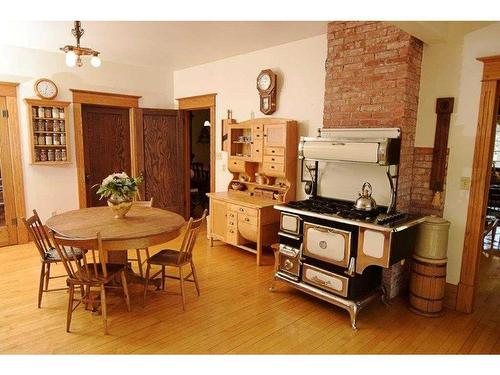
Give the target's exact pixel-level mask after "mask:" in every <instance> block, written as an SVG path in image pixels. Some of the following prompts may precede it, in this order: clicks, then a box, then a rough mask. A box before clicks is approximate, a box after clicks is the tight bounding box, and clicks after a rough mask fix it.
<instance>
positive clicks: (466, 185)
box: [460, 177, 470, 190]
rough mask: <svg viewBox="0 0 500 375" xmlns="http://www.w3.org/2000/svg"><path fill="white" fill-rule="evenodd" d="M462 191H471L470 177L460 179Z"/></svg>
mask: <svg viewBox="0 0 500 375" xmlns="http://www.w3.org/2000/svg"><path fill="white" fill-rule="evenodd" d="M460 190H470V177H460Z"/></svg>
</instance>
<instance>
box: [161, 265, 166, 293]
mask: <svg viewBox="0 0 500 375" xmlns="http://www.w3.org/2000/svg"><path fill="white" fill-rule="evenodd" d="M165 284H166V280H165V266H161V289H162V290H165V286H166V285H165Z"/></svg>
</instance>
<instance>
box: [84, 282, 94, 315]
mask: <svg viewBox="0 0 500 375" xmlns="http://www.w3.org/2000/svg"><path fill="white" fill-rule="evenodd" d="M85 297H86V302H85V310H88V309H89V298H90V285H85ZM92 309H94V306H93V305H92Z"/></svg>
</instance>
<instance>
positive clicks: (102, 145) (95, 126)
mask: <svg viewBox="0 0 500 375" xmlns="http://www.w3.org/2000/svg"><path fill="white" fill-rule="evenodd" d="M82 124H83V147H84V152H85V184H86V188H87V189H86V190H87V207H95V206H103V205H106V201H105V200H104V199H103V200H99V197H98V196H97V195H96V190H97V187H94V188H92V186H94V185H95V184H100V183H101V182H102V180H103V179H104V178H105V177H106V176H108V175H109V174H111V173H115V172H126V173H127V174H128V175H129V176H130V172H131V170H130V169H131V168H130V125H129V110H128V109H127V108H112V107H99V106H90V105H84V106H82Z"/></svg>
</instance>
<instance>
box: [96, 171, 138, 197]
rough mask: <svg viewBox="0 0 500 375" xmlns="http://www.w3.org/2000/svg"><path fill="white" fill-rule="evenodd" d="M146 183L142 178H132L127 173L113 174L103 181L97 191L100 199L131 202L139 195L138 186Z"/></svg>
mask: <svg viewBox="0 0 500 375" xmlns="http://www.w3.org/2000/svg"><path fill="white" fill-rule="evenodd" d="M143 181H144V179H143V177H142V176H139V177H136V178H131V177H129V176H128V175H127V174H126V173H125V172H121V173H113V174H110V175H109V176H108V177H106V178H105V179H104V180H102V183H101V184H100V185H99V184H97V185H94V186H99V189H98V190H97V195H100V199H102V198H108V200H110V201H114V202H127V201H131V200H132V198H133V197H134V195H135V194H136V193H137V186H138V185H140V184H142V182H143Z"/></svg>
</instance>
